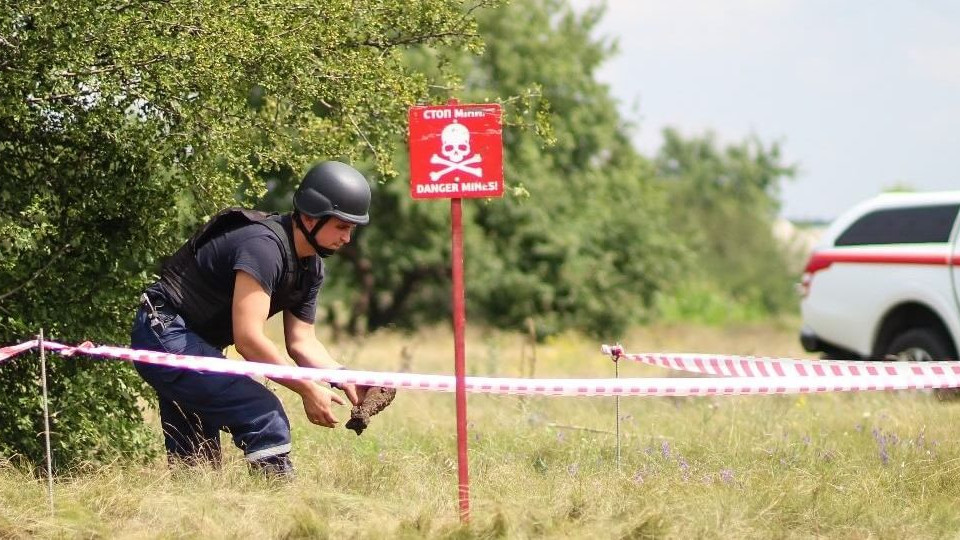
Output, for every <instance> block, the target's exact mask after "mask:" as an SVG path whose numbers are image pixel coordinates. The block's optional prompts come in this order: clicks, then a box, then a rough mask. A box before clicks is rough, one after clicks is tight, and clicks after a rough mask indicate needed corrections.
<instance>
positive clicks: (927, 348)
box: [799, 191, 960, 360]
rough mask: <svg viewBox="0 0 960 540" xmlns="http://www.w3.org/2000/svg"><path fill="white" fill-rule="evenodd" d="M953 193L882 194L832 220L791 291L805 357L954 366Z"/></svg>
mask: <svg viewBox="0 0 960 540" xmlns="http://www.w3.org/2000/svg"><path fill="white" fill-rule="evenodd" d="M958 211H960V191H948V192H939V193H887V194H883V195H879V196H877V197H874V198H873V199H870V200H868V201H865V202H863V203H861V204H859V205H857V206H855V207H854V208H852V209H850V210H849V211H848V212H846V213H844V214H843V215H842V216H841V217H839V218H838V219H837V220H836V221H834V222H833V223H832V224H831V225H830V227H829V228H828V229H827V231H826V232H825V233H824V235H823V237H822V238H821V240H820V242H819V243H818V245H817V246H816V247H815V248H814V250H813V252H812V254H811V255H810V259H809V261H808V262H807V267H806V269H805V271H804V274H803V279H802V281H801V283H800V285H799V289H800V293H801V296H802V297H803V299H802V301H801V312H802V314H803V329H802V330H801V333H800V341H801V343H802V344H803V347H804V349H806V350H807V351H809V352H816V351H819V352H822V353H824V356H825V357H827V358H837V359H893V358H896V359H900V360H941V359H953V360H955V359H957V351H958V346H960V245H958V238H960V220H958V219H957V214H958Z"/></svg>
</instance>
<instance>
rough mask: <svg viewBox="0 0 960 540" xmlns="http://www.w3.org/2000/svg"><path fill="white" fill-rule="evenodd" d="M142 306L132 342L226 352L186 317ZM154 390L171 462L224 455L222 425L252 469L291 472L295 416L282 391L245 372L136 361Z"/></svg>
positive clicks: (145, 346) (134, 345) (178, 351)
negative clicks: (283, 401) (153, 311)
mask: <svg viewBox="0 0 960 540" xmlns="http://www.w3.org/2000/svg"><path fill="white" fill-rule="evenodd" d="M156 307H157V311H156V317H151V311H150V310H149V309H148V308H146V307H143V306H141V308H140V309H139V311H138V312H137V316H136V319H135V320H134V324H133V329H132V331H131V332H130V341H131V347H132V348H134V349H145V350H150V351H159V352H169V353H174V354H190V355H197V356H212V357H219V358H223V357H224V356H223V352H222V351H221V350H220V349H217V348H216V347H214V346H212V345H210V344H209V343H207V342H206V341H204V340H203V338H201V337H200V336H198V335H197V334H195V333H193V332H192V331H190V329H189V328H187V327H186V325H185V324H184V321H183V318H181V317H180V316H179V315H177V314H176V313H172V312H169V311H165V310H164V309H163V308H162V307H160V306H156ZM134 364H135V366H136V369H137V372H139V373H140V376H141V377H143V379H144V380H145V381H147V383H149V384H150V386H152V387H153V389H154V390H156V392H157V397H158V398H159V400H160V421H161V424H162V426H163V440H164V446H165V447H166V450H167V456H168V458H169V459H170V460H171V461H183V462H186V463H199V462H210V463H213V464H219V462H220V431H221V430H223V431H227V432H229V433H230V434H231V435H232V436H233V442H234V444H236V445H237V447H238V448H240V449H241V450H243V453H244V457H245V459H246V460H247V461H248V462H249V463H250V464H251V465H252V466H254V467H255V468H259V469H263V470H265V471H267V472H271V473H279V474H290V473H292V466H291V464H290V459H289V456H288V454H289V452H290V421H289V420H288V419H287V415H286V413H285V412H284V410H283V405H282V404H281V403H280V400H279V399H277V396H276V395H274V393H273V392H271V391H270V390H269V389H267V388H266V387H265V386H263V385H262V384H260V383H258V382H257V381H255V380H253V379H251V378H250V377H246V376H243V375H228V374H219V373H201V372H197V371H191V370H187V369H179V368H174V367H167V366H159V365H154V364H146V363H142V362H135V363H134Z"/></svg>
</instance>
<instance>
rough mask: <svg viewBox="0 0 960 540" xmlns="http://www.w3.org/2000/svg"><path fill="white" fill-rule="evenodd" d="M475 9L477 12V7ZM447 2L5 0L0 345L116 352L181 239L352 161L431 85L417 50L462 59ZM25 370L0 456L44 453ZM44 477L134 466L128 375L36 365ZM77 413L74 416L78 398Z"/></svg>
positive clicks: (24, 364)
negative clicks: (48, 417) (95, 345)
mask: <svg viewBox="0 0 960 540" xmlns="http://www.w3.org/2000/svg"><path fill="white" fill-rule="evenodd" d="M483 4H485V3H484V2H481V3H480V5H483ZM476 7H479V6H478V5H472V7H468V8H465V7H464V6H463V4H462V3H461V2H457V1H452V0H426V1H422V2H417V3H407V2H404V1H401V0H393V1H382V2H376V3H363V2H361V3H357V2H349V1H343V0H303V1H298V2H285V1H284V2H281V1H276V0H258V1H251V2H223V1H217V0H201V1H194V0H189V1H188V0H166V1H161V2H156V1H150V0H106V1H90V0H80V1H74V2H50V1H47V0H43V1H40V0H24V1H20V0H14V1H13V2H7V3H6V4H5V7H4V9H3V10H0V342H4V343H9V342H13V341H18V340H22V339H25V338H28V337H29V336H31V335H33V334H35V333H36V331H37V327H38V326H41V325H42V326H43V327H44V329H45V330H46V331H47V335H48V336H51V337H53V338H55V339H60V340H64V341H68V342H78V341H81V340H83V339H93V340H96V341H98V342H108V343H125V342H127V339H128V338H127V331H128V328H129V324H130V320H131V318H132V315H133V310H134V309H135V307H136V303H137V300H136V298H137V291H138V290H139V289H140V288H141V287H142V286H143V285H144V284H145V283H146V282H148V280H149V279H150V272H151V271H152V270H153V268H154V265H155V264H156V261H157V260H158V258H159V257H160V256H163V255H166V254H169V253H170V252H172V250H173V249H174V248H175V247H176V246H177V244H178V243H179V242H180V241H182V240H183V238H184V236H185V233H186V232H187V231H188V230H189V229H190V228H191V226H192V224H194V223H196V222H197V221H199V220H201V219H203V217H204V216H206V215H210V214H212V213H213V212H215V211H216V210H218V209H219V208H221V207H224V206H227V205H231V204H236V203H237V202H241V203H243V202H246V203H250V202H252V201H253V200H255V199H257V198H259V197H260V196H262V195H263V193H264V192H265V185H264V181H263V179H264V178H265V177H268V176H269V175H270V174H274V173H276V171H284V170H297V171H299V170H302V169H303V168H304V167H305V166H306V165H308V164H309V163H311V162H313V161H315V160H317V159H320V158H323V157H326V158H336V157H342V158H344V159H350V158H351V157H354V156H360V155H364V156H367V157H368V158H369V159H370V160H371V161H372V162H373V163H374V164H375V166H377V167H378V168H379V169H380V170H383V171H389V169H390V167H391V161H390V160H391V156H392V155H393V150H392V147H393V145H394V144H395V143H396V141H397V138H398V137H399V134H401V133H402V132H403V131H404V129H405V119H406V108H407V106H408V105H409V104H411V103H414V102H417V101H418V100H420V99H422V97H423V96H425V95H426V94H427V86H428V85H431V84H433V85H439V86H443V85H446V84H447V81H446V80H445V79H444V78H443V74H442V73H441V74H439V75H438V78H436V79H430V78H429V77H427V76H425V75H424V74H421V73H417V72H415V71H412V70H410V69H409V68H408V67H407V66H406V64H404V62H403V53H404V51H405V50H406V49H408V48H409V47H411V46H414V45H423V46H427V47H439V48H444V47H450V48H454V49H463V50H468V51H477V50H479V48H480V45H481V42H480V40H479V38H478V37H477V32H476V23H475V20H474V18H473V14H472V11H473V10H474V9H476ZM37 371H38V370H37V363H36V362H35V361H34V359H32V358H30V357H24V358H21V359H18V360H16V361H15V362H13V363H11V364H10V365H5V366H3V369H0V408H2V409H3V410H4V411H7V414H4V415H3V420H0V455H7V456H9V455H11V454H13V453H20V454H23V455H26V456H28V457H29V458H36V457H37V456H39V455H41V452H40V448H41V446H40V442H41V440H40V438H39V437H37V433H38V432H39V431H40V429H38V421H39V420H37V418H38V415H37V414H36V411H38V410H39V405H38V403H39V401H38V397H37V386H36V384H37V383H36V378H37ZM50 375H51V380H52V381H53V387H52V389H51V390H52V396H51V397H52V406H53V408H54V411H55V413H54V415H53V418H52V420H53V431H54V432H55V433H56V438H55V440H56V443H55V444H56V459H57V462H58V464H61V465H67V464H70V463H72V462H76V461H77V460H81V459H87V460H93V461H103V460H106V459H110V457H111V456H113V455H116V454H117V453H129V452H134V451H136V450H137V449H138V448H140V446H141V445H139V444H138V442H139V441H140V439H141V438H142V434H140V433H138V431H137V430H136V429H134V427H135V426H136V425H138V424H139V422H140V416H139V411H138V409H137V406H136V400H137V399H138V398H139V397H141V396H143V385H142V384H141V383H140V382H139V380H138V379H137V378H136V376H135V375H134V374H133V372H132V370H131V369H129V367H128V366H122V365H106V364H96V363H88V362H85V361H83V360H61V361H57V362H54V363H53V365H52V366H51V373H50ZM81 396H82V399H81Z"/></svg>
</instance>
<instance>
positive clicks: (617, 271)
mask: <svg viewBox="0 0 960 540" xmlns="http://www.w3.org/2000/svg"><path fill="white" fill-rule="evenodd" d="M601 14H602V10H591V11H588V12H587V13H585V14H582V15H577V14H576V13H574V12H573V11H572V10H571V9H570V7H569V5H568V3H567V2H563V1H557V0H519V1H516V2H513V3H511V4H510V5H507V6H503V7H502V8H500V9H497V10H490V11H486V12H484V13H481V14H479V25H480V26H479V28H480V34H481V35H482V36H483V37H484V40H485V42H486V48H485V50H484V52H483V54H482V55H480V56H473V55H465V54H455V53H454V54H449V55H446V56H444V57H443V58H441V59H438V57H437V56H436V54H435V52H434V51H422V50H421V51H416V52H415V53H413V54H411V55H410V56H409V58H408V61H409V62H410V65H412V66H414V69H415V70H417V71H423V72H425V73H430V72H439V69H441V68H442V69H445V70H449V71H451V72H453V73H456V74H459V75H460V80H461V81H462V83H461V85H460V87H459V88H456V89H454V90H453V91H451V90H450V89H448V88H434V89H433V96H432V101H433V102H440V103H442V102H445V101H446V99H447V98H448V97H450V96H451V95H452V96H455V97H457V98H459V99H460V101H461V102H464V103H474V102H483V101H488V100H499V101H502V102H505V103H507V104H509V105H511V107H510V108H509V109H508V110H507V112H506V113H505V124H506V127H505V128H504V133H503V136H504V156H505V178H506V182H507V184H508V192H511V193H512V192H514V191H521V192H522V191H526V192H528V193H529V197H516V196H510V195H508V196H507V197H505V198H504V199H502V200H494V201H486V202H485V201H468V202H466V203H465V205H464V206H465V218H464V229H465V230H464V234H465V244H466V266H467V293H468V311H469V314H468V316H469V317H470V319H471V320H473V321H484V322H488V323H492V324H495V325H498V326H503V327H512V328H517V327H520V326H521V325H522V324H523V321H524V320H525V319H526V318H528V317H534V318H535V319H536V320H537V322H538V326H539V327H540V329H541V331H542V332H545V333H549V332H553V331H558V330H561V329H564V328H579V329H583V330H586V331H589V332H591V333H593V334H603V335H608V336H614V335H615V334H617V333H619V332H620V331H622V329H623V328H625V326H626V325H627V324H630V323H636V322H639V321H641V320H642V318H643V317H644V316H645V315H646V314H647V312H648V308H649V306H650V304H651V301H652V298H653V295H654V293H655V292H656V291H658V290H661V289H662V288H663V287H665V286H667V285H668V284H669V282H670V281H671V280H672V279H673V276H674V275H675V274H676V273H677V272H679V271H680V270H681V269H682V268H683V266H684V264H685V263H684V261H685V260H687V259H686V257H685V253H686V251H685V249H684V248H683V246H682V244H681V243H680V242H679V240H678V239H677V237H676V236H675V235H674V234H672V233H671V230H670V229H669V228H668V226H667V219H668V216H667V212H666V209H667V207H666V203H667V201H666V199H665V197H664V193H663V190H662V188H660V187H658V186H657V185H655V182H654V179H653V173H654V169H653V167H652V165H651V163H650V162H649V161H648V160H646V159H644V158H643V157H641V156H640V155H639V154H638V153H637V152H636V150H634V148H633V147H632V146H631V144H630V141H629V126H627V125H625V124H624V122H623V121H622V120H621V118H620V116H619V114H618V112H617V108H616V103H615V102H614V100H613V98H612V97H611V96H610V93H609V90H608V89H607V87H606V86H605V85H603V84H601V83H599V82H598V81H597V80H596V77H595V74H596V70H597V69H598V67H599V66H600V64H601V63H602V62H603V61H604V59H606V58H608V57H609V56H610V55H611V54H613V53H614V52H615V49H614V48H613V47H612V46H611V45H610V44H609V43H607V42H605V41H603V40H596V39H594V38H593V37H591V33H592V32H593V31H594V29H595V27H596V23H597V21H598V20H599V17H600V16H601ZM558 51H563V54H558ZM438 66H439V67H438ZM511 96H515V98H512V97H511ZM545 142H549V143H551V144H545ZM404 159H405V158H403V157H402V156H398V159H397V162H398V163H404V161H403V160H404ZM288 189H289V188H288ZM448 206H449V205H448V204H447V203H445V202H439V201H430V202H424V201H420V202H414V201H411V200H410V196H409V194H408V186H407V185H406V183H405V182H392V183H386V184H383V185H380V186H378V188H377V192H376V194H375V196H374V208H373V210H372V215H373V220H372V224H371V225H370V226H369V227H366V228H365V230H363V231H362V232H361V235H360V236H359V237H358V239H357V240H356V241H355V242H354V243H353V244H352V245H351V246H350V247H349V249H347V250H346V251H345V253H344V254H343V255H344V257H339V256H338V257H337V259H338V260H331V271H330V274H331V275H332V276H338V275H341V274H340V272H338V271H337V270H336V268H337V267H338V266H340V267H341V268H342V267H343V266H346V267H348V268H350V269H352V272H350V274H351V279H350V280H343V281H341V282H340V283H339V284H337V283H336V282H335V281H336V279H334V280H333V281H334V283H331V288H330V289H329V290H328V291H327V292H326V293H325V294H328V295H329V296H331V297H338V298H340V299H342V301H343V304H342V305H344V306H347V307H348V308H350V309H351V316H350V317H349V320H350V321H351V322H352V323H353V329H354V330H357V329H359V328H363V327H364V326H365V327H367V328H369V329H374V328H378V327H381V326H384V325H391V324H393V325H399V326H407V327H414V326H416V325H417V324H419V323H421V322H424V321H436V320H440V319H443V318H446V317H448V316H449V302H450V300H449V299H450V292H449V277H448V276H449V273H450V269H449V260H450V247H449V245H450V230H449V218H448V217H447V216H448V214H449V210H448ZM341 286H343V288H342V289H340V288H339V287H341ZM356 290H359V291H360V294H359V295H357V296H353V295H351V294H350V292H349V291H356Z"/></svg>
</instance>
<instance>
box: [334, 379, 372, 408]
mask: <svg viewBox="0 0 960 540" xmlns="http://www.w3.org/2000/svg"><path fill="white" fill-rule="evenodd" d="M337 386H339V387H340V389H341V390H343V393H344V394H346V395H347V399H349V400H350V403H351V404H352V405H353V406H355V407H356V406H358V405H360V404H361V403H363V398H364V397H366V395H367V390H370V387H369V386H364V385H362V384H347V383H340V384H338V385H337Z"/></svg>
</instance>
